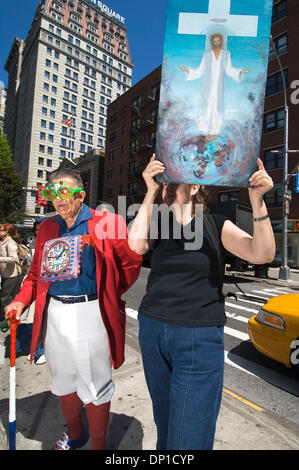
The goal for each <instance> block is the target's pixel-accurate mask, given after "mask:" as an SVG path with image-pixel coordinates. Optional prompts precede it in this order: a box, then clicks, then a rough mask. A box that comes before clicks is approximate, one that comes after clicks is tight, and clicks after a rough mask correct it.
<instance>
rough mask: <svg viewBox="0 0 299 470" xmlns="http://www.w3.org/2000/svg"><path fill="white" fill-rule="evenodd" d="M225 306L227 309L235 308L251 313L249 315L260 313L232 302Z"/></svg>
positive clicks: (226, 303)
mask: <svg viewBox="0 0 299 470" xmlns="http://www.w3.org/2000/svg"><path fill="white" fill-rule="evenodd" d="M225 306H226V307H234V308H236V309H237V310H245V312H249V313H258V312H259V310H255V309H253V308H248V307H244V306H243V305H237V304H231V303H230V302H225Z"/></svg>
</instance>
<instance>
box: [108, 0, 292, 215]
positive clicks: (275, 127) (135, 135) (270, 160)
mask: <svg viewBox="0 0 299 470" xmlns="http://www.w3.org/2000/svg"><path fill="white" fill-rule="evenodd" d="M298 17H299V4H298V1H297V0H278V1H275V0H274V7H273V17H272V36H273V41H274V45H275V49H276V50H277V53H278V56H279V59H280V61H281V64H282V69H283V73H284V77H285V81H286V86H287V91H286V95H287V103H288V106H289V113H290V116H289V124H290V127H289V147H290V149H293V150H299V133H298V129H299V82H298V77H299V61H298V51H297V33H298ZM160 81H161V69H160V68H158V69H157V70H155V71H154V72H152V73H151V74H149V75H148V76H147V77H145V78H144V79H143V80H141V81H140V82H139V83H137V84H136V85H135V86H134V87H132V88H131V89H130V90H129V91H128V92H127V93H125V94H124V95H123V96H121V97H120V98H118V99H117V100H116V101H114V102H113V103H112V104H111V105H110V106H109V110H108V127H107V136H108V140H107V149H106V161H105V173H104V193H103V198H104V199H105V200H106V201H107V202H108V203H110V204H113V205H114V207H115V210H117V196H118V194H123V195H127V196H129V199H128V203H129V204H131V203H133V202H140V200H141V198H142V197H143V195H144V191H145V187H144V184H143V182H142V178H140V175H141V173H142V171H143V169H144V168H145V166H146V165H147V163H148V161H149V157H150V156H151V154H152V153H153V152H154V142H155V129H156V127H155V119H156V115H157V108H158V105H159V102H158V101H155V102H150V101H148V98H149V95H151V96H154V94H153V92H151V89H152V87H155V90H158V87H159V84H160ZM284 127H285V109H284V85H283V79H282V74H281V71H280V64H279V61H278V60H277V56H276V54H275V52H274V50H273V47H271V48H270V51H269V68H268V79H267V89H266V98H265V110H264V125H263V135H262V142H261V152H260V155H261V157H262V159H263V160H264V164H265V168H266V170H267V171H268V172H269V174H270V176H271V177H272V179H273V181H274V185H275V186H274V189H273V190H272V191H270V192H269V193H267V195H266V196H265V200H266V203H267V206H268V208H269V213H270V216H271V219H272V221H274V222H275V221H277V222H281V219H282V196H283V195H282V183H283V180H284V177H283V158H284V155H283V148H284ZM142 142H143V143H142ZM142 149H143V150H142ZM273 150H274V152H273ZM277 151H278V152H277ZM296 162H299V152H298V153H290V154H289V158H288V164H289V172H290V173H291V171H292V170H293V169H294V168H295V167H296ZM290 189H291V190H292V192H293V194H292V200H291V201H290V205H289V218H290V219H299V194H298V193H296V192H295V190H294V189H295V188H294V178H293V179H292V178H290ZM211 196H212V197H211V203H224V202H230V201H240V202H242V203H244V204H249V199H248V190H247V189H244V188H243V189H242V188H241V189H240V188H228V187H218V188H213V191H211Z"/></svg>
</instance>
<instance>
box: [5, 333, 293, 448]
mask: <svg viewBox="0 0 299 470" xmlns="http://www.w3.org/2000/svg"><path fill="white" fill-rule="evenodd" d="M3 336H4V334H3V333H1V337H0V340H1V341H2V342H3V341H4V338H3ZM6 336H8V333H6ZM130 342H131V340H130V338H128V341H127V345H126V361H125V364H124V365H123V366H122V367H121V368H120V369H119V370H117V371H114V380H115V384H116V391H115V395H114V397H113V400H112V406H111V417H110V424H109V435H108V441H107V450H127V451H132V455H134V451H135V450H154V449H155V442H156V430H155V425H154V422H153V417H152V407H151V401H150V397H149V394H148V391H147V387H146V384H145V380H144V375H143V368H142V362H141V357H140V353H139V352H138V351H136V349H135V348H134V347H133V346H134V345H130V344H128V343H130ZM16 375H17V378H16V382H17V387H16V396H17V444H16V447H17V450H47V449H50V448H51V446H52V445H53V443H54V441H55V440H57V439H58V438H59V437H60V434H61V433H62V431H64V430H65V427H64V426H65V423H64V419H63V416H62V412H61V409H60V403H59V399H58V398H57V397H55V396H53V395H52V394H51V392H50V391H49V390H50V383H51V381H50V376H49V372H48V368H47V365H46V364H44V365H41V366H37V365H30V364H29V362H28V361H27V359H26V355H23V356H21V357H18V358H17V361H16ZM0 384H1V386H0V450H5V449H7V437H8V404H9V401H8V396H9V358H8V357H6V358H5V363H4V364H0ZM227 392H228V391H227V390H224V392H223V400H222V406H221V411H220V416H219V419H218V425H217V432H216V439H215V447H214V448H215V450H295V449H296V450H298V449H299V433H298V429H295V425H294V423H291V422H287V423H284V422H278V421H277V420H276V418H275V417H274V415H272V414H271V413H269V412H267V411H259V410H258V409H256V408H254V407H252V406H249V405H248V404H247V403H244V402H242V401H240V400H239V399H237V398H236V397H234V396H232V395H230V394H229V393H227ZM90 448H91V443H90V440H89V442H88V443H87V444H86V445H85V447H84V448H83V450H89V449H90Z"/></svg>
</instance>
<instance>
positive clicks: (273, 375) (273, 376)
mask: <svg viewBox="0 0 299 470" xmlns="http://www.w3.org/2000/svg"><path fill="white" fill-rule="evenodd" d="M228 355H229V357H228ZM224 358H225V363H226V364H228V365H230V366H232V367H235V368H236V369H239V370H241V371H243V372H246V374H249V375H252V376H254V377H256V378H257V379H260V380H263V381H264V382H267V383H269V384H271V385H274V386H275V387H278V388H281V389H282V390H285V391H286V392H288V393H292V394H293V395H295V396H297V397H298V396H299V381H298V380H296V379H293V378H292V377H288V376H287V375H284V374H281V373H280V372H276V371H275V370H273V369H270V368H268V367H265V366H263V365H261V364H259V363H258V362H254V361H250V360H249V359H245V358H244V357H242V356H238V355H236V354H233V353H231V352H229V351H225V355H224Z"/></svg>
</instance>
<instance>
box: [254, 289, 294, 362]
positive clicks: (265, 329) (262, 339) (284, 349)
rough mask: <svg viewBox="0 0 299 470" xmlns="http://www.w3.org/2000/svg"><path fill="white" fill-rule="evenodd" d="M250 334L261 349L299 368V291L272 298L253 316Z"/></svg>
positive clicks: (264, 352) (268, 354)
mask: <svg viewBox="0 0 299 470" xmlns="http://www.w3.org/2000/svg"><path fill="white" fill-rule="evenodd" d="M248 333H249V337H250V339H251V341H252V343H253V345H254V347H255V348H256V349H257V350H258V351H260V352H261V353H263V354H265V355H266V356H269V357H271V358H272V359H275V360H276V361H278V362H281V363H282V364H284V365H285V366H286V367H292V366H296V367H297V369H298V370H299V293H294V294H284V295H279V296H277V297H272V298H271V299H269V300H268V301H267V302H266V303H265V304H264V305H263V306H262V308H261V310H260V311H259V313H258V314H257V315H254V316H253V317H251V318H250V319H249V321H248Z"/></svg>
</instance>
